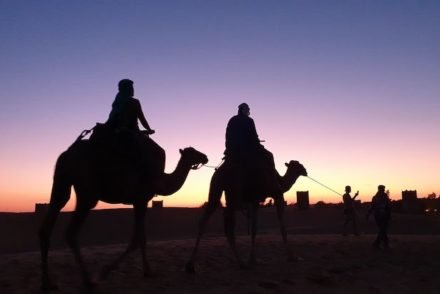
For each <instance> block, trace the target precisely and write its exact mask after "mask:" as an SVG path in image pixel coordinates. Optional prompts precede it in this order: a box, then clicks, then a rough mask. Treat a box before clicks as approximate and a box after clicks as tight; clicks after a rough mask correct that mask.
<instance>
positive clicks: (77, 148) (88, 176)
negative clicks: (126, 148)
mask: <svg viewBox="0 0 440 294" xmlns="http://www.w3.org/2000/svg"><path fill="white" fill-rule="evenodd" d="M91 148H92V146H91V143H90V140H77V141H76V142H75V143H74V144H73V145H72V146H71V147H70V148H69V149H68V150H67V151H65V152H63V153H62V154H61V155H60V157H59V158H58V160H57V163H56V167H55V174H54V180H53V186H52V192H51V198H50V203H49V209H48V212H47V214H46V216H45V218H44V220H43V223H42V226H41V228H40V231H39V237H40V250H41V259H42V289H45V290H51V289H56V288H57V287H56V285H55V284H54V283H53V282H52V281H51V278H50V276H49V268H48V251H49V247H50V236H51V234H52V231H53V227H54V225H55V221H56V219H57V217H58V215H59V213H60V210H61V209H62V208H63V207H64V206H65V205H66V203H67V201H68V200H69V198H70V192H71V187H72V186H73V187H74V189H75V192H76V198H77V202H76V208H75V211H74V213H73V216H72V220H71V223H70V224H69V225H68V227H67V231H66V238H67V243H68V245H69V246H70V248H71V249H72V251H73V254H74V257H75V259H76V261H77V262H78V264H79V266H80V270H81V274H82V277H83V280H84V283H85V285H86V286H87V287H93V286H94V284H93V282H92V280H91V279H90V276H89V274H88V272H87V269H86V266H85V264H84V262H83V259H82V256H81V252H80V247H79V246H78V244H77V236H78V233H79V231H80V229H81V227H82V226H83V224H84V222H85V219H86V216H87V215H88V213H89V211H90V210H91V209H93V208H94V207H95V206H96V204H97V203H98V201H104V202H107V203H124V204H132V205H133V209H134V230H133V236H132V240H131V243H130V244H129V245H128V247H127V249H126V250H125V252H124V253H123V254H121V255H120V256H119V257H118V258H117V259H116V261H115V262H114V263H113V264H111V265H110V266H108V267H106V268H105V269H104V270H103V272H102V277H105V276H106V275H107V274H108V273H109V272H110V271H111V270H113V269H115V268H116V266H117V265H118V264H119V263H120V262H121V261H122V260H123V259H124V258H125V257H126V256H127V255H128V254H129V253H130V252H132V251H133V250H135V249H136V248H140V249H141V253H142V262H143V270H144V275H148V274H149V273H150V269H149V265H148V263H147V259H146V252H145V246H146V245H145V241H146V239H145V232H144V230H145V224H144V221H145V213H146V208H147V203H148V201H149V200H151V199H152V198H153V197H154V195H156V194H158V195H171V194H173V193H175V192H176V191H178V190H179V189H180V188H181V187H182V185H183V183H184V182H185V180H186V178H187V176H188V173H189V171H190V170H191V169H192V168H195V166H197V165H200V164H206V163H207V162H208V158H207V157H206V155H204V154H203V153H201V152H199V151H197V150H195V149H194V148H192V147H189V148H185V149H184V150H180V153H181V158H180V160H179V162H178V164H177V167H176V169H175V170H174V172H172V173H171V174H165V173H163V174H162V175H161V176H160V179H159V180H160V182H161V183H160V184H158V185H157V183H151V182H150V183H148V182H146V181H145V180H143V179H142V177H141V175H140V173H139V170H136V169H134V168H130V166H128V165H125V167H124V166H123V165H121V166H119V167H120V169H119V172H118V174H117V175H115V176H113V177H111V178H107V179H103V178H102V175H101V177H99V176H98V175H97V170H98V169H97V168H96V164H95V163H94V161H93V158H92V156H93V155H91V154H93V153H91V151H90V150H91ZM120 163H121V162H118V161H116V163H114V164H116V165H118V164H120ZM119 167H116V168H115V170H118V168H119ZM98 174H99V173H98ZM106 175H107V176H108V174H106ZM103 191H105V193H103Z"/></svg>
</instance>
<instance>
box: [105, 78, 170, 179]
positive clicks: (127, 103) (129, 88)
mask: <svg viewBox="0 0 440 294" xmlns="http://www.w3.org/2000/svg"><path fill="white" fill-rule="evenodd" d="M118 90H119V92H118V94H117V95H116V98H115V100H114V101H113V104H112V110H111V112H110V115H109V118H108V120H107V122H106V125H107V126H108V127H110V128H111V129H112V130H114V132H115V133H116V134H117V136H118V137H119V138H120V139H121V140H122V141H123V143H124V145H125V147H124V148H125V149H126V150H127V153H132V156H133V154H134V156H137V157H138V158H134V159H135V160H136V161H138V162H140V166H141V168H143V167H145V166H147V167H151V165H154V166H155V171H160V172H163V171H164V169H165V151H164V150H163V149H162V148H161V147H160V146H159V145H158V144H157V143H156V142H154V141H153V140H152V139H150V138H149V137H148V136H146V135H145V134H147V135H150V134H154V133H155V131H154V130H153V129H151V128H150V125H149V124H148V122H147V120H146V119H145V115H144V113H143V111H142V107H141V103H140V102H139V100H138V99H136V98H134V97H133V95H134V87H133V81H132V80H129V79H123V80H121V81H119V84H118ZM138 121H140V122H141V124H142V126H143V127H144V128H145V131H141V130H140V129H139V125H138ZM150 170H151V169H150Z"/></svg>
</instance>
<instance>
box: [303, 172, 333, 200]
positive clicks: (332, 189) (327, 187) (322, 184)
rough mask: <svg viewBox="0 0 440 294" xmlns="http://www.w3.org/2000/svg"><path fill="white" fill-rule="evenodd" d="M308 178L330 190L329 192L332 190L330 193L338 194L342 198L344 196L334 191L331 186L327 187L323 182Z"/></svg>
mask: <svg viewBox="0 0 440 294" xmlns="http://www.w3.org/2000/svg"><path fill="white" fill-rule="evenodd" d="M306 177H308V178H309V179H311V180H312V181H314V182H315V183H317V184H319V185H321V186H323V187H324V188H326V189H328V190H330V191H332V192H334V193H336V194H338V195H339V196H342V194H340V193H338V192H336V191H335V190H333V189H332V188H330V187H329V186H327V185H324V184H323V183H321V182H319V181H317V180H315V179H314V178H311V177H309V176H306Z"/></svg>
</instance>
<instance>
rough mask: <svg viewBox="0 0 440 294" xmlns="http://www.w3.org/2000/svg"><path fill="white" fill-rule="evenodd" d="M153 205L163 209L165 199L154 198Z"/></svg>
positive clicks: (155, 207)
mask: <svg viewBox="0 0 440 294" xmlns="http://www.w3.org/2000/svg"><path fill="white" fill-rule="evenodd" d="M151 207H152V208H153V209H161V208H163V200H153V202H152V204H151Z"/></svg>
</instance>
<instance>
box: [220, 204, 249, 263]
mask: <svg viewBox="0 0 440 294" xmlns="http://www.w3.org/2000/svg"><path fill="white" fill-rule="evenodd" d="M224 225H225V235H226V238H227V240H228V243H229V246H230V247H231V249H232V253H233V255H234V257H235V260H236V261H237V263H238V265H239V266H240V268H247V266H246V265H245V264H244V263H243V262H242V261H241V258H240V255H239V254H238V250H237V244H236V242H235V210H234V209H232V208H229V207H226V208H225V210H224Z"/></svg>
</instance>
